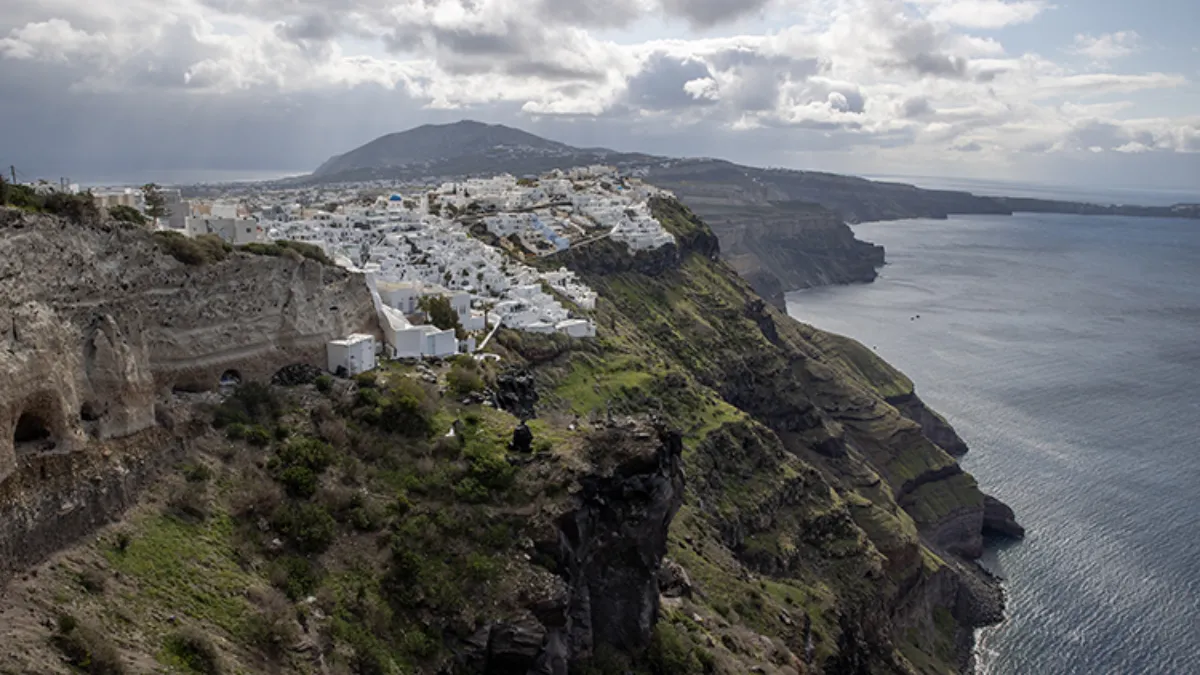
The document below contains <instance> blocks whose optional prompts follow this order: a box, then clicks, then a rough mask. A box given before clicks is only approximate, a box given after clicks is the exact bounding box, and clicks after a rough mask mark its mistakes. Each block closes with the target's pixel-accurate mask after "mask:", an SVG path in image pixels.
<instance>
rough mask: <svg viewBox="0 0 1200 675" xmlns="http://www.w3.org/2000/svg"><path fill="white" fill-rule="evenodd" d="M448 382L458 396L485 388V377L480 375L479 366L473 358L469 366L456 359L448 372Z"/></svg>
mask: <svg viewBox="0 0 1200 675" xmlns="http://www.w3.org/2000/svg"><path fill="white" fill-rule="evenodd" d="M446 383H447V384H449V385H450V391H452V392H454V394H455V395H456V396H467V395H468V394H473V393H475V392H477V391H482V390H483V388H484V383H483V377H481V376H480V374H479V368H478V366H477V365H476V364H475V362H474V361H473V360H472V361H471V365H469V366H468V365H464V364H463V363H462V361H455V362H454V365H453V366H451V367H450V372H449V373H447V374H446Z"/></svg>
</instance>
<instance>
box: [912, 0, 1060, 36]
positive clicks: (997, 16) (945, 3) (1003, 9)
mask: <svg viewBox="0 0 1200 675" xmlns="http://www.w3.org/2000/svg"><path fill="white" fill-rule="evenodd" d="M918 3H919V4H923V5H926V6H929V7H930V10H929V14H928V16H929V19H930V20H932V21H938V22H945V23H950V24H954V25H956V26H964V27H967V28H989V29H995V28H1003V27H1005V26H1011V25H1013V24H1019V23H1028V22H1029V21H1032V20H1033V19H1034V18H1036V17H1037V16H1038V15H1039V14H1041V13H1042V12H1043V11H1044V10H1045V9H1046V3H1044V2H1035V1H1029V0H1025V1H1022V2H1003V1H1002V0H918Z"/></svg>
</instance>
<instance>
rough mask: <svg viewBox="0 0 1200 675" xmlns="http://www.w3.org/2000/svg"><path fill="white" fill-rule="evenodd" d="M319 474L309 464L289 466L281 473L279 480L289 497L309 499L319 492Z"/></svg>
mask: <svg viewBox="0 0 1200 675" xmlns="http://www.w3.org/2000/svg"><path fill="white" fill-rule="evenodd" d="M319 480H320V479H319V478H318V477H317V474H315V473H313V471H312V469H310V468H308V467H307V466H289V467H288V468H286V469H284V470H283V471H282V472H280V474H279V482H280V483H282V484H283V489H284V491H285V492H287V494H288V496H289V497H296V498H298V499H308V498H309V497H311V496H313V495H315V494H317V484H318V482H319Z"/></svg>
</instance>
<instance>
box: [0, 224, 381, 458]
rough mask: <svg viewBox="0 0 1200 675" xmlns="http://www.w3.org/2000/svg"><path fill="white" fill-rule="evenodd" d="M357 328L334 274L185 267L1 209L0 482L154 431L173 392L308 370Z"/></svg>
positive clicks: (292, 264)
mask: <svg viewBox="0 0 1200 675" xmlns="http://www.w3.org/2000/svg"><path fill="white" fill-rule="evenodd" d="M356 331H362V332H376V326H375V315H374V311H373V308H372V304H371V298H370V294H369V292H368V291H367V289H366V286H365V284H363V283H362V280H361V279H360V278H358V277H356V276H354V275H351V274H349V273H346V272H345V271H343V270H340V269H336V268H331V267H327V266H323V265H321V264H319V263H316V262H313V261H303V262H298V261H293V260H288V259H286V258H266V257H260V256H252V255H247V254H238V253H234V254H231V255H230V256H229V258H228V259H226V260H225V261H223V262H220V263H216V264H211V265H206V266H201V267H196V266H189V265H185V264H183V263H181V262H179V261H177V260H175V259H174V258H172V257H170V256H169V255H166V254H164V253H163V251H162V250H161V249H160V247H159V245H158V244H157V243H156V241H155V239H154V238H153V237H152V236H151V235H150V234H149V233H147V232H145V231H144V230H141V229H139V228H135V227H131V226H123V225H116V224H97V225H81V224H78V223H70V222H66V221H64V220H60V219H57V218H52V217H48V216H34V215H30V214H27V213H24V212H22V211H17V210H12V209H0V381H3V382H4V383H5V386H4V387H3V388H2V389H0V481H5V480H7V479H9V478H12V477H14V476H15V474H17V473H18V472H20V471H21V470H22V466H23V465H24V464H25V463H27V462H26V461H25V460H26V459H27V458H28V457H31V456H37V455H44V454H46V453H72V452H78V451H82V450H84V449H85V448H86V446H87V445H88V442H89V441H90V440H104V439H112V438H121V437H125V436H129V435H131V434H134V433H137V432H139V431H142V430H145V429H148V428H151V427H154V426H155V424H156V416H155V409H156V407H157V406H158V404H159V401H161V400H162V399H163V398H164V397H165V396H167V395H169V394H170V393H171V391H172V390H173V389H175V390H185V391H206V390H211V389H215V388H216V387H217V385H218V384H219V382H220V381H221V379H222V377H223V376H225V375H227V374H229V375H234V376H236V378H237V379H239V380H242V381H249V380H260V381H264V382H265V381H268V380H269V379H270V378H271V376H272V375H273V374H275V373H276V371H278V370H279V369H280V368H282V367H283V366H287V365H289V364H297V363H304V364H310V365H320V364H323V363H324V360H325V344H326V342H328V341H329V340H330V339H333V338H335V337H338V336H341V335H345V334H347V333H351V332H356Z"/></svg>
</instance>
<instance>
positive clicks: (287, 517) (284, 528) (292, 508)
mask: <svg viewBox="0 0 1200 675" xmlns="http://www.w3.org/2000/svg"><path fill="white" fill-rule="evenodd" d="M271 526H272V527H274V528H275V530H276V531H278V532H279V533H280V534H282V535H283V536H285V537H287V538H288V540H289V541H291V542H292V545H294V546H295V547H296V548H297V550H299V551H301V552H303V553H324V552H325V550H326V549H328V548H329V546H330V545H331V544H332V543H333V537H334V533H335V528H336V526H337V524H336V523H335V522H334V520H333V516H331V515H329V512H328V511H326V510H325V508H324V507H323V506H321V505H319V504H313V503H307V502H301V503H293V504H288V505H285V506H281V507H279V508H278V509H276V510H275V514H274V516H273V517H272V518H271Z"/></svg>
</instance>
